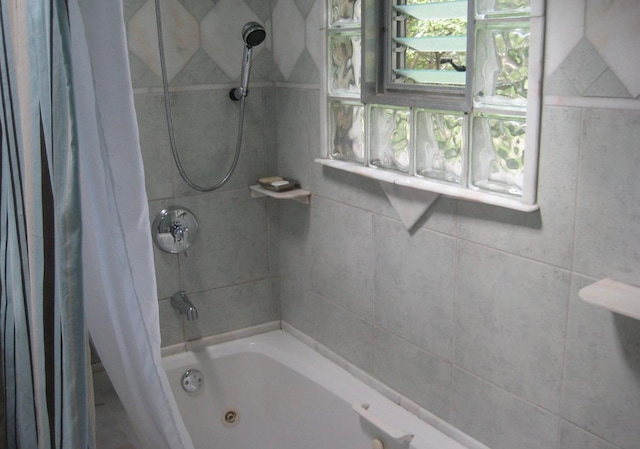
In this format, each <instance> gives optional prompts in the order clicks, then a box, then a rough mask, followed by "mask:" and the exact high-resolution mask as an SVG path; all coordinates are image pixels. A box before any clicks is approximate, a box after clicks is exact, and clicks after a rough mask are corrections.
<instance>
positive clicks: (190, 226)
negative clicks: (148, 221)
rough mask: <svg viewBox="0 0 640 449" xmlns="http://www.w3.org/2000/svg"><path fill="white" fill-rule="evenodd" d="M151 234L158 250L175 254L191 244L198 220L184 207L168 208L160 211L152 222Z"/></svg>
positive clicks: (196, 230)
mask: <svg viewBox="0 0 640 449" xmlns="http://www.w3.org/2000/svg"><path fill="white" fill-rule="evenodd" d="M151 233H152V234H153V241H154V242H155V244H156V245H157V246H158V248H160V249H161V250H162V251H165V252H167V253H171V254H176V253H179V252H182V251H185V250H186V249H187V248H189V246H191V243H193V240H194V239H195V238H196V235H197V233H198V220H197V219H196V216H195V215H193V212H191V211H190V210H189V209H187V208H185V207H168V208H166V209H163V210H161V211H160V213H159V214H158V216H157V217H156V219H155V220H154V221H153V224H152V225H151Z"/></svg>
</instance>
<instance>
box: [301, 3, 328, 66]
mask: <svg viewBox="0 0 640 449" xmlns="http://www.w3.org/2000/svg"><path fill="white" fill-rule="evenodd" d="M324 6H325V2H324V1H322V0H317V1H316V2H315V3H314V4H313V7H312V8H311V10H310V11H309V14H308V15H307V18H306V20H305V35H306V42H307V51H308V52H309V54H310V55H311V58H312V59H313V62H315V64H316V67H317V68H318V69H322V67H324V65H325V64H324V58H323V56H322V43H323V42H324V33H323V30H322V29H323V27H324Z"/></svg>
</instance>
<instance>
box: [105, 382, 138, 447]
mask: <svg viewBox="0 0 640 449" xmlns="http://www.w3.org/2000/svg"><path fill="white" fill-rule="evenodd" d="M93 390H94V394H95V404H96V448H97V449H146V447H145V446H144V445H142V444H141V443H140V442H139V440H138V438H137V437H136V435H135V432H134V430H133V427H132V426H131V423H130V422H129V417H128V416H127V412H126V411H125V409H124V407H123V406H122V403H121V402H120V399H119V398H118V395H117V394H116V392H115V390H114V389H113V386H112V385H111V381H110V380H109V376H107V373H106V372H104V371H103V372H98V373H93Z"/></svg>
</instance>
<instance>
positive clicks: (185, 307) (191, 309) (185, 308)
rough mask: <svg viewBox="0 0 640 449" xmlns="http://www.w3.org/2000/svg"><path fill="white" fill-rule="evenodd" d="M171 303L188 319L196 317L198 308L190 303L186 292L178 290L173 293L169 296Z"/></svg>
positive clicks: (195, 318)
mask: <svg viewBox="0 0 640 449" xmlns="http://www.w3.org/2000/svg"><path fill="white" fill-rule="evenodd" d="M171 305H172V306H173V307H174V308H176V309H178V311H179V312H180V313H181V314H183V315H186V316H187V320H188V321H193V320H197V319H198V309H196V307H195V306H194V305H193V304H192V303H191V300H190V299H189V297H188V296H187V292H185V291H179V292H177V293H174V294H173V296H172V297H171Z"/></svg>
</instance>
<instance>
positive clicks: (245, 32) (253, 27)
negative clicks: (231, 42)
mask: <svg viewBox="0 0 640 449" xmlns="http://www.w3.org/2000/svg"><path fill="white" fill-rule="evenodd" d="M265 37H267V32H266V31H265V29H264V27H263V26H262V25H260V24H259V23H258V22H247V23H246V24H245V25H244V26H243V27H242V39H243V40H244V43H245V44H246V45H247V47H255V46H257V45H260V44H261V43H262V41H264V38H265Z"/></svg>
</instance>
